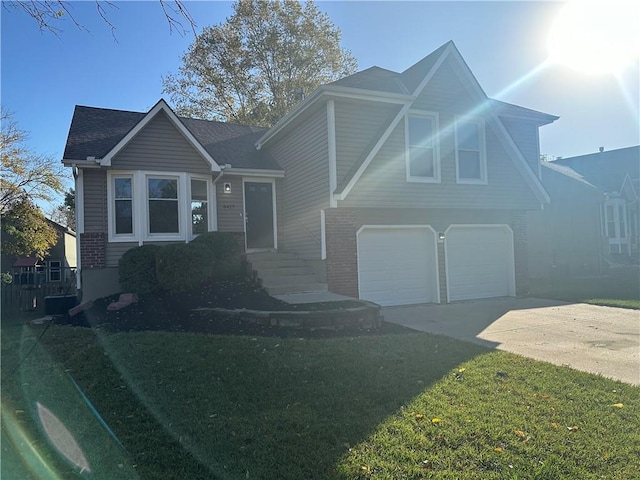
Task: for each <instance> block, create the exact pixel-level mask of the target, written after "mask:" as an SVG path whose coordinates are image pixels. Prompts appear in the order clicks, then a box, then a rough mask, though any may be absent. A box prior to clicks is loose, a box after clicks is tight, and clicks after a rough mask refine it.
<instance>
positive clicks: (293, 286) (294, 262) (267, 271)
mask: <svg viewBox="0 0 640 480" xmlns="http://www.w3.org/2000/svg"><path fill="white" fill-rule="evenodd" d="M247 262H248V263H249V265H250V268H251V269H252V270H253V272H254V274H255V276H256V277H257V278H258V280H259V281H260V283H261V284H262V286H263V287H264V289H265V290H266V291H267V292H269V295H286V294H290V293H301V292H326V291H327V290H328V289H327V284H326V283H323V282H321V281H320V279H319V278H318V276H317V274H316V273H315V272H314V270H313V269H312V268H311V267H309V266H308V265H307V264H306V262H305V261H304V260H301V259H299V258H298V257H297V256H296V255H295V254H293V253H279V252H256V253H248V254H247Z"/></svg>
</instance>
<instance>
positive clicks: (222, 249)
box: [191, 232, 243, 279]
mask: <svg viewBox="0 0 640 480" xmlns="http://www.w3.org/2000/svg"><path fill="white" fill-rule="evenodd" d="M191 243H192V244H196V245H202V246H204V247H205V248H206V257H207V259H208V262H210V264H211V266H212V270H211V276H212V278H215V279H226V278H233V277H238V276H240V275H242V272H243V270H242V249H241V248H240V244H239V243H238V239H237V237H236V235H235V234H233V233H230V232H208V233H203V234H201V235H198V236H197V237H196V238H195V239H194V240H193V241H192V242H191Z"/></svg>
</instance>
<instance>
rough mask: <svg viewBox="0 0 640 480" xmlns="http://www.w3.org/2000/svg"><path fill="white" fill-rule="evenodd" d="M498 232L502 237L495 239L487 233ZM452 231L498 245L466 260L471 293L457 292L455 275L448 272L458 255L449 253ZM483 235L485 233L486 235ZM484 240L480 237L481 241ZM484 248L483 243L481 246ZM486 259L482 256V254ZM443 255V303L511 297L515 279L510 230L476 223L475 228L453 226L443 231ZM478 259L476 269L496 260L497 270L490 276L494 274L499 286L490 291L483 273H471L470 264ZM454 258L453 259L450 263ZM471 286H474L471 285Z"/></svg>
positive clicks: (453, 235)
mask: <svg viewBox="0 0 640 480" xmlns="http://www.w3.org/2000/svg"><path fill="white" fill-rule="evenodd" d="M500 231H502V232H504V233H506V239H505V237H502V238H501V237H500V236H496V237H495V239H492V238H491V234H494V233H495V234H498V233H499V232H500ZM456 232H464V233H466V234H469V235H472V236H473V239H474V240H475V239H477V240H478V241H482V240H483V241H484V242H491V241H492V240H495V241H496V242H500V244H498V245H496V249H495V250H494V251H493V252H488V251H482V252H478V253H481V255H476V256H475V257H473V258H471V259H470V260H469V274H470V280H471V282H472V287H471V290H469V291H467V292H462V291H457V285H454V284H455V283H457V278H456V273H455V272H453V271H452V264H454V263H455V260H458V259H459V258H458V257H455V256H456V255H460V252H455V251H453V246H452V245H451V243H453V241H452V238H455V236H456ZM487 234H489V235H488V236H487ZM483 237H484V238H483ZM485 245H486V244H485ZM484 254H486V255H487V256H485V257H483V256H482V255H484ZM444 255H445V272H446V276H447V280H446V284H447V302H452V301H456V300H469V299H472V298H491V297H497V296H515V294H516V280H515V279H516V276H515V259H514V250H513V230H511V228H510V227H509V225H506V224H478V225H464V224H454V225H450V226H449V228H447V230H446V231H445V241H444ZM476 258H477V259H478V262H479V263H478V264H477V265H476V266H477V267H478V268H482V265H481V262H482V259H483V258H484V261H492V260H497V261H498V262H500V264H499V265H497V266H498V267H501V268H498V269H497V270H496V271H495V272H493V273H494V275H497V278H498V280H499V281H498V282H497V283H501V285H499V286H495V287H494V288H492V287H491V286H490V282H487V279H486V278H485V275H484V272H479V271H478V272H473V266H474V265H473V262H474V261H475V259H476ZM453 259H455V260H453ZM474 284H475V285H474Z"/></svg>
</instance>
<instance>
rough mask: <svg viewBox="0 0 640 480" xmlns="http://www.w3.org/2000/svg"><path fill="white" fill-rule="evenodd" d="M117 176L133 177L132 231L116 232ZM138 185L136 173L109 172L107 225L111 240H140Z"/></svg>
mask: <svg viewBox="0 0 640 480" xmlns="http://www.w3.org/2000/svg"><path fill="white" fill-rule="evenodd" d="M116 178H130V179H131V209H132V212H133V219H132V222H133V225H132V227H133V228H132V230H131V233H116V217H115V215H116V211H115V195H116V192H115V179H116ZM137 190H138V185H137V182H136V174H135V172H131V171H117V170H115V171H110V172H107V217H108V218H107V225H108V237H109V242H111V243H117V242H136V241H138V234H137V229H138V223H140V222H139V220H140V217H139V216H138V215H137V213H138V212H137V209H138V205H137V204H138V203H139V202H138V201H137V199H136V194H137Z"/></svg>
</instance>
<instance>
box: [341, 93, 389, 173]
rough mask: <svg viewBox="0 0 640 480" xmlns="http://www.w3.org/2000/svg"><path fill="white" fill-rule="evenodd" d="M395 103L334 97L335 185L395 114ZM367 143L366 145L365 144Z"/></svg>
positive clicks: (381, 132) (369, 146)
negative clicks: (376, 102) (340, 99)
mask: <svg viewBox="0 0 640 480" xmlns="http://www.w3.org/2000/svg"><path fill="white" fill-rule="evenodd" d="M399 108H400V107H398V106H397V105H380V104H374V103H369V104H366V103H362V102H349V101H337V102H336V104H335V116H336V171H337V180H338V185H340V184H341V183H342V181H343V179H344V178H345V176H346V175H347V174H348V173H349V172H350V171H351V169H352V168H353V166H354V164H355V163H357V162H358V161H359V160H361V159H362V156H363V154H366V152H367V150H370V149H371V148H372V147H373V145H374V144H375V142H376V141H377V140H378V139H379V138H380V136H381V135H382V134H383V133H384V130H386V128H387V126H388V125H389V123H390V122H391V119H392V117H393V116H395V114H397V112H398V110H399ZM367 147H368V148H367Z"/></svg>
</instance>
